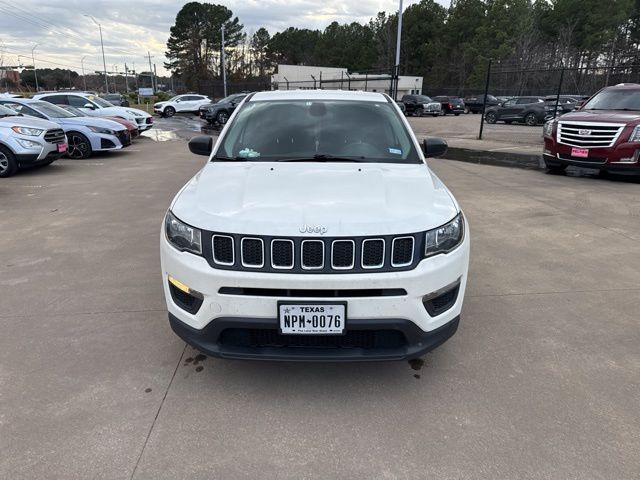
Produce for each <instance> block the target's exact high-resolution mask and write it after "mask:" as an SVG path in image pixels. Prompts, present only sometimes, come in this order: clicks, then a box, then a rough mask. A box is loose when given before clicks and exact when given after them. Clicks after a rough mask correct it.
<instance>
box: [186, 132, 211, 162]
mask: <svg viewBox="0 0 640 480" xmlns="http://www.w3.org/2000/svg"><path fill="white" fill-rule="evenodd" d="M189 150H191V153H195V154H196V155H205V156H207V157H208V156H209V155H211V152H212V151H213V137H209V136H205V135H200V136H198V137H193V138H192V139H191V140H189Z"/></svg>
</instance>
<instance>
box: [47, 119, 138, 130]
mask: <svg viewBox="0 0 640 480" xmlns="http://www.w3.org/2000/svg"><path fill="white" fill-rule="evenodd" d="M55 121H56V122H57V123H59V124H60V125H62V126H63V127H70V128H72V127H74V126H83V127H89V126H91V127H100V128H108V129H110V130H116V131H120V130H126V128H125V127H124V126H123V125H121V124H119V123H118V122H114V121H113V120H108V119H106V118H98V117H73V118H57V119H55Z"/></svg>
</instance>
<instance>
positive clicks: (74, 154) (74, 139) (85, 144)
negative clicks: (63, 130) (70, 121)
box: [67, 132, 93, 160]
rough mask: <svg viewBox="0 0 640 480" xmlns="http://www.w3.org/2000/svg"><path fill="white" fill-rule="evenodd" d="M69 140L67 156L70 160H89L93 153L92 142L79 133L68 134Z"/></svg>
mask: <svg viewBox="0 0 640 480" xmlns="http://www.w3.org/2000/svg"><path fill="white" fill-rule="evenodd" d="M67 140H68V141H69V147H68V150H67V156H68V157H69V158H72V159H73V160H84V159H85V158H89V157H90V156H91V154H92V153H93V151H92V149H91V142H90V141H89V139H88V138H87V137H85V136H84V135H83V134H81V133H78V132H71V133H68V134H67Z"/></svg>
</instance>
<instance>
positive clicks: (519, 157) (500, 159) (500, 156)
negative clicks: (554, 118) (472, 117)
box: [444, 146, 545, 170]
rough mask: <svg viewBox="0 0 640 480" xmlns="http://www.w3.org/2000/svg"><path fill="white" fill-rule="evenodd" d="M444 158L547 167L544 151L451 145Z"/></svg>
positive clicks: (488, 163)
mask: <svg viewBox="0 0 640 480" xmlns="http://www.w3.org/2000/svg"><path fill="white" fill-rule="evenodd" d="M444 158H446V159H447V160H457V161H461V162H468V163H477V164H482V165H497V166H501V167H515V168H525V169H529V170H544V169H545V166H544V162H543V161H542V153H540V154H532V153H514V152H494V151H490V150H472V149H469V148H459V147H451V146H450V147H449V149H448V150H447V154H446V155H445V156H444Z"/></svg>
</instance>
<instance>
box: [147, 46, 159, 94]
mask: <svg viewBox="0 0 640 480" xmlns="http://www.w3.org/2000/svg"><path fill="white" fill-rule="evenodd" d="M145 58H147V59H148V60H149V75H150V76H151V88H152V89H153V93H156V89H155V88H154V87H153V70H152V69H151V59H152V58H153V57H152V56H151V52H149V50H147V56H146V57H145Z"/></svg>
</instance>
